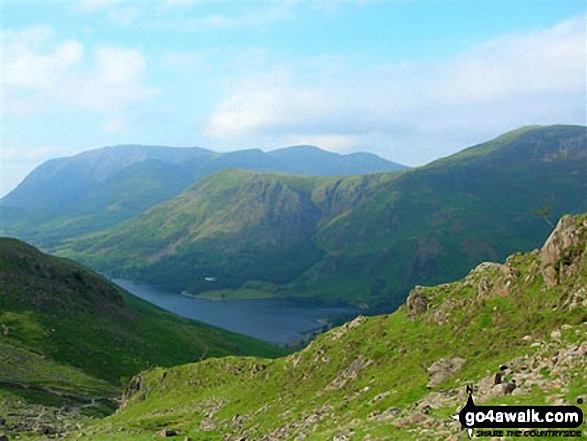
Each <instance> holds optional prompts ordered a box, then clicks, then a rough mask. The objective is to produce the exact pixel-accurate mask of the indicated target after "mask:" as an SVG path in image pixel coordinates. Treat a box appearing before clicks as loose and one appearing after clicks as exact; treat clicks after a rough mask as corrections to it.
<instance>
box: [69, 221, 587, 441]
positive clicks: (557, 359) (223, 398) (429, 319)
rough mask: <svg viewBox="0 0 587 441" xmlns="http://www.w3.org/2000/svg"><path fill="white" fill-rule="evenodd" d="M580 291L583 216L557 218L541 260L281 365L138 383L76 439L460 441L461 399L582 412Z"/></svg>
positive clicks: (496, 273) (225, 366)
mask: <svg viewBox="0 0 587 441" xmlns="http://www.w3.org/2000/svg"><path fill="white" fill-rule="evenodd" d="M586 288H587V215H581V216H577V217H570V216H566V217H564V218H562V219H561V221H560V222H559V223H558V226H557V228H556V229H555V231H554V232H553V233H552V234H551V235H550V237H549V238H548V240H547V241H546V243H545V244H544V245H543V247H542V248H541V249H540V250H535V251H533V252H531V253H526V254H520V253H518V254H514V255H512V256H510V257H509V258H508V259H507V260H506V262H505V263H504V264H498V263H483V264H481V265H479V266H478V267H476V268H475V269H474V270H473V271H471V272H470V273H469V274H468V275H467V276H466V277H465V278H464V279H463V280H460V281H458V282H455V283H451V284H444V285H440V286H436V287H422V286H418V287H416V288H414V289H413V290H412V292H411V293H410V296H409V298H408V300H407V304H405V305H403V306H402V307H401V308H400V309H399V310H398V311H396V312H395V313H393V314H391V315H386V316H379V317H371V318H364V317H359V318H357V319H355V320H354V321H352V322H350V323H347V324H345V325H343V326H342V327H339V328H335V329H333V330H331V331H330V332H328V333H326V334H323V335H321V336H319V337H318V338H317V339H316V340H315V341H314V342H312V343H311V344H310V345H309V346H308V347H307V348H305V349H304V350H302V351H301V352H298V353H296V354H293V355H290V356H288V357H285V358H280V359H276V360H267V359H262V358H252V357H248V358H235V357H229V358H224V359H221V360H218V359H210V360H206V361H203V362H199V363H196V364H189V365H184V366H178V367H174V368H170V369H161V368H156V369H150V370H148V371H145V372H143V373H141V374H140V375H138V376H136V377H134V378H133V379H132V381H131V382H130V383H129V385H128V387H127V389H126V392H125V396H124V400H123V403H122V407H121V409H120V410H119V411H118V412H117V413H116V414H115V415H113V416H111V417H108V418H106V419H104V420H102V421H98V422H96V423H94V424H91V425H89V426H86V427H84V429H83V431H82V432H80V433H78V434H77V435H76V436H80V437H81V438H82V439H92V440H117V439H121V440H122V439H135V440H147V439H152V437H153V436H164V435H166V436H170V437H171V436H172V435H173V434H177V435H178V436H177V437H178V438H179V439H184V438H186V439H187V438H190V439H192V440H227V439H230V440H237V439H241V440H242V439H246V440H266V441H269V440H291V439H308V440H332V439H335V440H350V439H369V440H389V439H402V440H404V439H407V440H409V439H413V440H422V439H451V440H457V439H463V438H462V437H463V436H465V437H466V435H465V434H463V432H462V431H461V428H460V424H459V423H458V422H455V421H453V420H452V419H450V418H449V416H450V415H453V414H455V413H456V412H458V411H459V410H460V409H461V408H462V407H463V406H464V404H465V401H466V393H465V386H466V385H473V387H474V396H475V402H476V403H478V404H480V403H487V404H489V403H491V404H531V405H544V404H573V405H577V403H578V401H577V400H578V398H581V397H583V398H584V394H585V391H586V390H587V371H586V370H585V359H586V356H587V296H586ZM500 369H501V370H500ZM497 372H501V373H502V377H503V381H502V383H500V384H497V385H494V378H495V374H496V373H497ZM514 380H515V384H516V387H515V388H513V387H510V386H511V385H513V384H514ZM512 389H513V392H512ZM580 406H581V407H582V408H583V411H584V412H585V410H586V405H585V404H584V402H583V404H580ZM582 429H583V430H585V425H584V426H583V427H582ZM537 439H542V438H537Z"/></svg>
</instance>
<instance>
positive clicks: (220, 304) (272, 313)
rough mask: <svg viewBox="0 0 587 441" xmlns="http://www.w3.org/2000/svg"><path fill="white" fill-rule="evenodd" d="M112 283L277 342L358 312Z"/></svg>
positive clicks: (122, 281)
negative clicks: (198, 295) (182, 292)
mask: <svg viewBox="0 0 587 441" xmlns="http://www.w3.org/2000/svg"><path fill="white" fill-rule="evenodd" d="M113 282H114V283H116V284H117V285H119V286H121V287H123V288H124V289H126V290H127V291H128V292H130V293H131V294H134V295H135V296H137V297H140V298H141V299H143V300H146V301H148V302H150V303H152V304H154V305H157V306H159V307H160V308H163V309H165V310H167V311H171V312H174V313H175V314H177V315H181V316H182V317H187V318H190V319H194V320H198V321H200V322H204V323H208V324H210V325H214V326H218V327H219V328H223V329H227V330H229V331H233V332H238V333H240V334H246V335H250V336H252V337H256V338H258V339H261V340H265V341H268V342H271V343H276V344H280V345H283V344H290V343H295V342H297V341H300V340H301V339H302V338H304V336H305V335H307V334H308V333H310V332H312V331H316V330H319V329H321V328H323V326H324V325H325V321H326V320H327V319H329V318H335V317H340V316H351V315H357V314H358V311H357V310H354V309H351V308H343V307H330V306H316V304H309V305H304V304H303V303H302V302H300V301H296V302H292V301H288V300H281V299H222V300H212V299H206V298H199V297H189V296H185V295H182V294H179V293H173V292H165V291H161V290H159V289H157V288H155V287H153V286H149V285H145V284H141V283H137V282H133V281H130V280H125V279H114V280H113ZM349 318H350V317H349Z"/></svg>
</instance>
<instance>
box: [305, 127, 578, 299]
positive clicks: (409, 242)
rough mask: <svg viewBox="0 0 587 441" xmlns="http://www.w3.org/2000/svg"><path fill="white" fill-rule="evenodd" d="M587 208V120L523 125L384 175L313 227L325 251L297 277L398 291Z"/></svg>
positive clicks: (534, 236)
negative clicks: (371, 189) (586, 123)
mask: <svg viewBox="0 0 587 441" xmlns="http://www.w3.org/2000/svg"><path fill="white" fill-rule="evenodd" d="M585 210H587V128H585V127H581V126H550V127H538V128H537V127H529V128H523V129H520V130H517V131H514V132H510V133H508V134H505V135H503V136H501V137H499V138H497V139H495V140H492V141H489V142H487V143H484V144H481V145H478V146H474V147H471V148H469V149H466V150H464V151H463V152H461V153H458V154H456V155H454V156H452V157H449V158H445V159H442V160H440V161H437V162H434V163H432V164H430V165H428V166H425V167H421V168H418V169H414V170H411V171H409V172H407V173H404V174H402V175H401V176H398V177H397V179H394V180H389V181H386V182H383V183H382V185H381V186H380V188H379V191H378V192H377V193H376V194H375V195H374V197H371V198H366V199H364V200H363V201H362V202H361V203H360V204H358V205H356V206H355V207H353V208H352V209H351V210H348V211H347V212H345V213H343V214H342V215H340V216H338V217H336V218H335V219H333V220H332V221H330V222H329V223H327V224H325V225H324V226H323V227H322V228H321V229H320V230H319V231H318V232H317V235H318V240H317V242H318V246H319V247H320V248H321V249H325V250H327V254H326V255H327V258H326V259H324V260H323V261H321V262H320V263H319V264H318V265H317V266H316V267H315V268H313V269H312V270H311V271H309V272H308V273H307V274H306V275H305V276H304V277H303V278H302V279H301V281H300V284H301V286H302V287H311V288H312V289H314V290H316V291H321V292H324V294H325V295H328V293H329V292H330V288H329V286H331V285H332V284H333V283H339V284H340V285H342V286H343V288H342V289H346V290H347V292H348V294H347V296H350V295H351V293H352V292H355V293H356V292H360V291H362V292H365V288H364V287H369V288H370V289H371V295H372V296H373V297H381V293H387V294H388V295H389V296H391V297H394V296H395V297H397V294H398V293H400V292H406V291H407V290H409V289H410V287H411V286H413V285H414V284H436V283H443V282H447V281H451V280H455V279H457V278H459V277H462V276H463V275H464V274H465V273H466V271H467V268H470V267H472V266H474V265H476V264H478V263H479V262H481V261H484V260H501V259H504V258H505V257H506V256H507V255H508V254H510V253H512V252H514V251H516V250H529V249H532V248H534V247H536V246H538V245H539V244H540V242H541V241H542V240H543V238H544V237H545V235H546V234H547V232H548V230H549V229H550V228H551V227H552V220H553V219H556V218H558V217H560V216H561V215H562V214H564V213H579V212H583V211H585ZM381 268H385V270H383V271H381ZM341 280H344V283H340V282H341ZM365 294H366V293H365ZM364 298H365V299H366V300H367V299H369V295H367V296H365V297H364ZM401 300H402V299H401V298H400V301H401Z"/></svg>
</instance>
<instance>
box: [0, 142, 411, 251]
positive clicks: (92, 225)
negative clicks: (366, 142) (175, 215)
mask: <svg viewBox="0 0 587 441" xmlns="http://www.w3.org/2000/svg"><path fill="white" fill-rule="evenodd" d="M229 168H240V169H248V170H256V171H266V172H287V173H296V174H307V175H316V176H348V175H356V174H361V173H373V172H382V171H392V170H401V169H405V168H406V167H405V166H402V165H399V164H396V163H393V162H390V161H387V160H385V159H383V158H380V157H378V156H376V155H373V154H367V153H354V154H350V155H341V154H338V153H333V152H327V151H325V150H321V149H319V148H317V147H309V146H293V147H288V148H284V149H278V150H275V151H272V152H270V153H266V152H263V151H261V150H259V149H249V150H240V151H235V152H227V153H216V152H212V151H210V150H205V149H201V148H198V147H190V148H178V147H162V146H141V145H123V146H113V147H104V148H100V149H96V150H91V151H87V152H83V153H80V154H78V155H75V156H72V157H67V158H59V159H53V160H50V161H47V162H45V163H43V164H41V165H40V166H39V167H37V168H36V169H35V170H33V171H32V172H31V173H30V174H29V175H28V176H27V177H26V178H25V179H24V180H23V181H22V182H21V183H20V184H19V185H18V186H17V187H16V188H15V189H14V190H13V191H11V192H10V193H9V194H7V195H6V196H5V197H3V198H2V199H0V234H1V235H5V236H11V237H18V238H20V239H22V240H25V241H27V242H29V243H32V244H34V245H36V246H39V247H42V248H43V249H49V250H50V249H52V248H55V247H57V246H59V245H60V244H61V243H62V241H63V240H65V239H68V238H74V237H79V236H81V235H83V234H88V233H91V232H96V231H100V230H103V229H106V228H109V227H112V226H114V225H117V224H119V223H120V222H122V221H125V220H127V219H132V218H134V217H136V216H138V215H139V214H141V213H143V212H144V211H145V210H147V209H148V208H150V207H152V206H153V205H155V204H157V203H159V202H163V201H165V200H167V199H169V198H171V197H173V196H175V195H177V194H178V193H180V192H181V191H182V190H185V189H186V188H187V187H189V186H190V185H191V184H192V183H194V182H195V181H198V180H199V179H202V178H204V177H206V176H210V175H212V174H214V173H217V172H219V171H222V170H226V169H229Z"/></svg>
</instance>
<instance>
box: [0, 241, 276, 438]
mask: <svg viewBox="0 0 587 441" xmlns="http://www.w3.org/2000/svg"><path fill="white" fill-rule="evenodd" d="M281 353H282V352H281V350H279V349H277V348H275V347H273V346H270V345H268V344H266V343H263V342H261V341H258V340H255V339H253V338H249V337H245V336H241V335H237V334H234V333H230V332H227V331H223V330H220V329H217V328H214V327H212V326H208V325H204V324H200V323H197V322H194V321H191V320H187V319H183V318H180V317H178V316H176V315H174V314H171V313H167V312H165V311H163V310H161V309H159V308H156V307H154V306H152V305H150V304H148V303H146V302H144V301H142V300H139V299H137V298H135V297H133V296H131V295H130V294H128V293H126V292H124V291H123V290H122V289H121V288H118V287H117V286H116V285H114V284H112V283H110V282H108V281H107V280H105V279H104V278H102V277H100V276H98V275H96V274H95V273H93V272H91V271H90V270H88V269H86V268H84V267H83V266H81V265H79V264H77V263H74V262H72V261H69V260H67V259H61V258H55V257H51V256H48V255H45V254H43V253H41V252H39V251H38V250H36V249H35V248H33V247H31V246H29V245H27V244H25V243H23V242H20V241H18V240H15V239H0V416H2V417H5V416H6V413H5V411H6V409H15V408H19V409H21V411H22V412H24V413H25V414H28V413H32V414H33V415H34V414H35V413H38V411H39V410H37V411H35V409H36V408H35V407H34V406H49V410H47V409H45V410H43V412H44V413H48V414H50V413H51V412H52V411H53V410H55V409H59V408H60V407H61V406H63V405H68V406H72V408H74V409H77V410H79V409H85V410H86V412H88V413H90V414H91V413H92V412H97V413H104V412H110V411H112V410H113V408H114V407H113V405H114V406H115V404H114V402H113V398H114V397H115V396H116V395H118V394H119V392H120V388H121V385H123V384H124V383H125V382H126V381H127V380H128V378H129V377H131V376H132V375H135V374H136V373H138V372H139V371H141V370H143V369H146V368H149V367H153V366H173V365H176V364H179V363H186V362H193V361H198V360H201V359H204V358H207V357H221V356H227V355H234V354H240V355H263V356H276V355H279V354H281ZM92 400H95V402H94V404H91V403H92ZM96 400H97V401H96ZM50 409H53V410H50ZM13 413H14V412H13ZM17 414H18V412H17ZM65 414H66V415H64V418H66V419H67V418H68V417H69V416H71V415H68V414H67V412H65ZM53 422H54V421H53ZM27 427H28V426H27ZM1 431H2V429H1V427H0V433H1Z"/></svg>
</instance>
